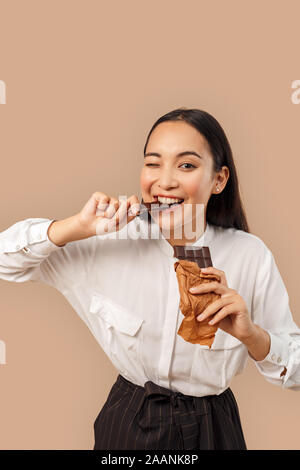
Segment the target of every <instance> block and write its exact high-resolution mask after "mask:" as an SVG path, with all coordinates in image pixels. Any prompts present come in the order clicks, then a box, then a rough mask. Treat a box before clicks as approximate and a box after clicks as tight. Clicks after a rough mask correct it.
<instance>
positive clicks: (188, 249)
mask: <svg viewBox="0 0 300 470" xmlns="http://www.w3.org/2000/svg"><path fill="white" fill-rule="evenodd" d="M173 250H174V257H175V258H178V259H185V260H187V261H194V262H195V263H197V265H198V266H199V268H207V267H209V266H212V265H213V264H212V260H211V256H210V251H209V247H208V246H202V247H198V246H188V245H183V246H181V245H173Z"/></svg>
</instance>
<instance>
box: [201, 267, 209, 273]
mask: <svg viewBox="0 0 300 470" xmlns="http://www.w3.org/2000/svg"><path fill="white" fill-rule="evenodd" d="M208 271H209V268H201V272H204V273H205V272H208Z"/></svg>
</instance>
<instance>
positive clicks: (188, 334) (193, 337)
mask: <svg viewBox="0 0 300 470" xmlns="http://www.w3.org/2000/svg"><path fill="white" fill-rule="evenodd" d="M173 248H174V257H175V258H178V259H179V261H176V263H175V264H174V269H175V271H176V276H177V281H178V286H179V292H180V310H181V312H182V314H183V315H184V318H183V320H182V322H181V325H180V327H179V329H178V331H177V334H178V335H180V336H181V337H182V338H183V339H184V340H185V341H188V342H190V343H192V344H201V345H206V346H209V348H211V346H212V343H213V342H214V339H215V334H216V332H217V330H218V326H217V325H209V324H208V322H209V321H210V320H211V318H209V317H208V318H206V319H205V320H203V321H202V322H199V321H198V320H197V317H198V315H200V314H201V313H202V312H203V311H204V310H205V309H206V308H207V307H208V305H209V304H210V303H212V302H214V301H215V300H217V299H219V298H220V294H216V293H215V292H206V293H201V294H192V293H191V292H190V288H191V287H194V286H198V285H200V284H205V283H209V282H213V281H217V282H220V281H221V278H220V276H219V275H218V274H213V273H202V272H201V268H204V267H208V266H212V261H211V256H210V251H209V247H208V246H203V247H196V246H188V245H184V246H180V245H174V246H173Z"/></svg>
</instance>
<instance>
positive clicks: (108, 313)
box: [90, 294, 144, 336]
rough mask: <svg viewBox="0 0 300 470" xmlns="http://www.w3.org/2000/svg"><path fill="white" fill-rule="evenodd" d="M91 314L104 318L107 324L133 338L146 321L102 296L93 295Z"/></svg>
mask: <svg viewBox="0 0 300 470" xmlns="http://www.w3.org/2000/svg"><path fill="white" fill-rule="evenodd" d="M90 312H91V313H94V314H96V315H99V316H101V317H102V318H104V320H105V321H106V322H107V323H109V324H110V325H111V326H113V327H114V328H116V329H117V330H118V331H120V332H121V333H125V334H127V335H131V336H134V335H135V334H136V332H137V331H138V329H139V328H140V326H141V324H142V323H143V321H144V319H143V318H141V317H138V316H136V315H134V314H133V313H131V312H129V311H128V310H127V309H126V308H124V307H123V306H121V305H119V304H116V302H114V301H112V300H110V299H108V298H107V297H105V296H104V295H102V294H94V295H93V297H92V301H91V305H90Z"/></svg>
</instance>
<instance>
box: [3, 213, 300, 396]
mask: <svg viewBox="0 0 300 470" xmlns="http://www.w3.org/2000/svg"><path fill="white" fill-rule="evenodd" d="M51 222H52V220H50V219H44V218H30V219H25V220H22V221H19V222H16V223H15V224H13V225H12V226H11V227H9V228H8V229H7V230H5V231H3V232H2V233H0V278H2V279H4V280H7V281H14V282H24V281H41V282H44V283H46V284H48V285H51V286H53V287H55V288H56V289H58V291H60V292H61V293H62V294H63V295H64V296H65V297H66V299H67V300H68V301H69V303H70V304H71V305H72V307H73V308H74V310H75V311H76V312H77V314H78V315H79V316H80V317H81V319H82V320H83V321H84V323H85V324H86V325H87V327H88V328H89V329H90V331H91V333H92V334H93V335H94V337H95V338H96V340H97V341H98V343H99V344H100V346H101V347H102V349H103V350H104V352H105V353H106V354H107V356H108V357H109V358H110V360H111V362H112V364H113V365H114V366H115V368H116V369H117V370H118V372H119V373H120V374H121V375H123V376H124V377H125V378H126V379H128V380H130V381H131V382H133V383H135V384H138V385H141V386H143V385H144V383H145V382H146V381H147V380H152V381H153V382H155V383H156V384H158V385H161V386H163V387H166V388H169V389H171V390H174V391H179V392H182V393H184V394H187V395H193V396H204V395H211V394H220V393H221V392H223V391H224V390H225V389H226V388H227V387H229V386H230V382H231V380H232V378H233V377H234V376H235V375H236V374H240V373H241V372H242V371H243V369H244V368H245V365H246V362H247V359H248V358H250V360H253V361H254V362H255V365H256V367H257V369H258V371H259V372H260V373H261V374H262V375H263V376H264V377H265V378H266V380H268V381H270V382H272V383H274V384H276V385H279V386H282V387H283V388H289V389H292V390H300V329H299V328H298V326H297V325H296V324H295V322H294V320H293V318H292V314H291V311H290V308H289V297H288V293H287V290H286V288H285V285H284V283H283V280H282V278H281V276H280V273H279V271H278V268H277V265H276V263H275V260H274V257H273V255H272V253H271V251H270V250H269V249H268V248H267V246H266V245H265V244H264V242H263V241H262V240H261V239H260V238H259V237H257V236H256V235H253V234H249V233H247V232H244V231H242V230H236V229H233V228H230V229H228V228H227V229H223V228H221V227H216V226H213V225H212V224H209V223H207V225H206V230H205V232H204V233H203V234H202V236H201V237H200V238H199V239H198V240H197V241H196V242H195V243H194V244H193V246H209V248H210V252H211V257H212V262H213V266H214V267H216V268H217V269H220V270H222V271H224V272H225V274H226V279H227V283H228V286H229V287H230V288H233V289H235V290H236V291H237V292H238V293H239V294H240V295H241V296H242V297H243V299H244V301H245V302H246V305H247V307H248V311H249V313H250V315H251V318H252V320H253V322H254V323H256V324H257V325H259V326H261V327H262V328H264V329H265V330H267V331H268V333H269V334H270V337H271V348H270V352H269V353H268V355H267V356H266V358H265V359H263V360H262V361H255V360H254V359H253V358H252V357H251V356H249V354H248V350H247V348H246V346H245V345H244V344H243V343H242V342H241V341H239V340H238V339H237V338H235V337H233V336H231V335H230V334H228V333H226V332H224V331H223V330H221V329H220V328H219V329H218V330H217V333H216V336H215V339H214V342H213V344H212V347H211V349H209V347H208V346H202V345H199V344H191V343H189V342H187V341H185V340H184V339H183V338H182V337H181V336H180V335H178V334H177V331H178V329H179V326H180V324H181V321H182V319H183V318H184V316H183V314H182V312H181V311H180V308H179V303H180V294H179V287H178V282H177V277H176V272H175V269H174V263H175V262H176V261H177V258H174V257H173V248H172V246H171V245H170V244H169V243H168V241H167V240H166V239H165V238H164V236H163V235H162V232H161V231H160V230H159V227H158V225H157V224H156V223H153V224H152V230H153V232H152V237H156V238H148V237H147V234H146V232H145V230H146V222H145V221H144V220H141V219H140V218H139V217H136V218H135V219H133V220H132V221H131V222H130V223H129V224H128V225H127V226H125V227H123V228H122V229H121V230H120V231H119V232H115V233H111V234H105V235H101V236H98V235H96V236H94V237H90V238H87V239H84V240H78V241H74V242H70V243H67V244H66V245H65V246H63V247H59V246H57V245H55V244H54V243H53V242H51V241H50V240H49V238H48V236H47V230H48V227H49V225H50V223H51ZM145 234H146V235H145ZM123 236H124V238H123V239H121V237H123ZM126 236H127V238H126ZM116 237H119V238H116ZM284 367H286V369H287V371H286V374H285V375H283V376H282V377H281V376H280V374H281V372H282V371H283V370H284Z"/></svg>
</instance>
